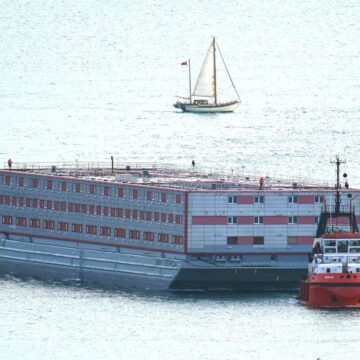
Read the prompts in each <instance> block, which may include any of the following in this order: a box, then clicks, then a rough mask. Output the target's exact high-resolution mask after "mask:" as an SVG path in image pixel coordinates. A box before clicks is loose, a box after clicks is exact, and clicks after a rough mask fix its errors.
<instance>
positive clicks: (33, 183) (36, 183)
mask: <svg viewBox="0 0 360 360" xmlns="http://www.w3.org/2000/svg"><path fill="white" fill-rule="evenodd" d="M38 186H39V180H38V179H31V187H32V188H33V189H36V188H37V187H38Z"/></svg>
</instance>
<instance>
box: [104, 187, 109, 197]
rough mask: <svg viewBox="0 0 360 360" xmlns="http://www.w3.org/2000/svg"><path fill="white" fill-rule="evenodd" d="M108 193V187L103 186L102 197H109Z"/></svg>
mask: <svg viewBox="0 0 360 360" xmlns="http://www.w3.org/2000/svg"><path fill="white" fill-rule="evenodd" d="M109 193H110V191H109V187H108V186H105V187H104V196H109Z"/></svg>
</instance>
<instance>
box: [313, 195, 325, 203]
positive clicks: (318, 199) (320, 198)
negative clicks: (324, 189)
mask: <svg viewBox="0 0 360 360" xmlns="http://www.w3.org/2000/svg"><path fill="white" fill-rule="evenodd" d="M315 202H316V203H322V202H323V197H322V196H320V195H316V196H315Z"/></svg>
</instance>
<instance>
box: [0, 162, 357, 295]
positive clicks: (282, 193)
mask: <svg viewBox="0 0 360 360" xmlns="http://www.w3.org/2000/svg"><path fill="white" fill-rule="evenodd" d="M334 192H335V190H334V188H333V187H332V186H327V185H319V184H310V183H305V182H301V181H298V182H294V181H282V180H277V179H274V178H271V177H266V178H265V179H263V180H261V181H260V183H259V180H258V178H255V177H254V178H252V177H248V176H244V175H234V174H231V175H224V174H219V173H214V172H205V171H199V170H197V169H196V168H195V167H194V166H193V167H192V168H189V169H179V168H175V167H171V166H165V165H163V166H157V165H151V164H120V163H116V164H112V165H111V166H110V164H100V163H79V162H76V163H75V164H71V163H65V164H36V165H32V164H14V166H13V167H12V168H11V169H6V168H4V169H3V170H0V273H2V274H14V275H16V276H39V277H41V278H49V279H56V280H63V281H66V280H70V281H79V282H81V283H84V284H99V285H101V286H116V287H123V288H134V289H150V290H291V289H296V288H298V286H299V280H300V278H301V277H302V276H303V275H305V274H306V272H307V265H308V262H309V256H310V254H311V250H312V244H313V240H314V237H315V235H316V234H315V233H316V229H317V228H318V223H319V220H320V213H321V209H324V208H325V211H326V206H327V205H326V204H330V203H331V199H332V197H334ZM344 194H348V195H349V196H348V197H347V196H344V202H343V203H342V206H344V207H352V206H356V207H359V206H360V202H359V201H360V196H359V197H358V195H360V190H358V189H347V190H346V191H345V192H344ZM359 220H360V219H358V221H359ZM344 221H347V219H342V218H337V219H334V221H333V222H332V225H333V226H334V227H337V226H341V225H342V222H344ZM330 222H331V219H330ZM328 224H329V223H328Z"/></svg>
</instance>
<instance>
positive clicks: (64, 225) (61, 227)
mask: <svg viewBox="0 0 360 360" xmlns="http://www.w3.org/2000/svg"><path fill="white" fill-rule="evenodd" d="M58 230H60V231H68V230H69V224H68V223H66V222H63V221H59V222H58Z"/></svg>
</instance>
